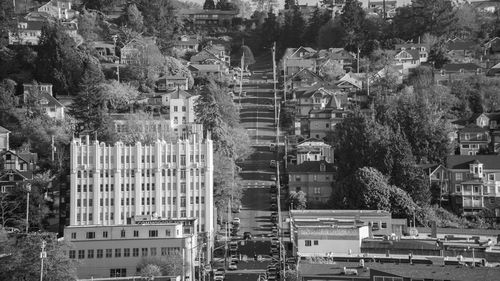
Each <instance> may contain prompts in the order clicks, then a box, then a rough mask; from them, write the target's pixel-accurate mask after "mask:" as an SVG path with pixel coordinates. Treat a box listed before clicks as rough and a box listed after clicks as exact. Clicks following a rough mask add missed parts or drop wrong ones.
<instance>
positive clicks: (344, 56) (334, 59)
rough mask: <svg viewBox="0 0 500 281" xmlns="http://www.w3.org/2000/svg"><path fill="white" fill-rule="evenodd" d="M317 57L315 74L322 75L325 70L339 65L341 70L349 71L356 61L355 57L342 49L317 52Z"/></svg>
mask: <svg viewBox="0 0 500 281" xmlns="http://www.w3.org/2000/svg"><path fill="white" fill-rule="evenodd" d="M316 57H317V65H318V69H317V72H318V74H320V75H324V73H325V70H327V69H329V68H331V67H333V66H335V65H339V66H341V67H342V68H343V69H346V70H350V69H351V68H352V66H353V65H354V63H355V61H356V55H354V54H353V53H351V52H348V51H346V50H345V49H344V48H330V49H328V50H326V49H325V50H319V51H318V53H317V54H316Z"/></svg>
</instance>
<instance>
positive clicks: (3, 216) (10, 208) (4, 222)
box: [0, 192, 21, 227]
mask: <svg viewBox="0 0 500 281" xmlns="http://www.w3.org/2000/svg"><path fill="white" fill-rule="evenodd" d="M20 206H21V202H19V201H15V200H13V198H12V196H9V195H8V194H7V193H3V192H2V193H0V224H1V226H2V227H6V226H8V225H19V220H20V218H19V216H18V214H19V212H18V211H19V207H20Z"/></svg>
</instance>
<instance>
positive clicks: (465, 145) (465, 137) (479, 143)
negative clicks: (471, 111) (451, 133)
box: [458, 124, 491, 155]
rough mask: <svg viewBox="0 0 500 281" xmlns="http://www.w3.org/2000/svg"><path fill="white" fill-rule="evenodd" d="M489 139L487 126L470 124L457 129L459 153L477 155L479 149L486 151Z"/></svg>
mask: <svg viewBox="0 0 500 281" xmlns="http://www.w3.org/2000/svg"><path fill="white" fill-rule="evenodd" d="M490 141H491V137H490V131H489V129H488V128H482V127H479V126H477V125H473V124H470V125H467V126H465V127H464V128H462V129H461V130H460V131H458V143H459V146H460V155H477V154H478V153H479V152H481V151H482V152H487V151H488V149H489V145H490Z"/></svg>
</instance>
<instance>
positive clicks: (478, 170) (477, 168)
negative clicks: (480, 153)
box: [469, 161, 483, 176]
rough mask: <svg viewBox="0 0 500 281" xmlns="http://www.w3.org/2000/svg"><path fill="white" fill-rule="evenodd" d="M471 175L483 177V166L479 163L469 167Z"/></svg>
mask: <svg viewBox="0 0 500 281" xmlns="http://www.w3.org/2000/svg"><path fill="white" fill-rule="evenodd" d="M469 170H470V173H471V174H473V175H476V176H481V175H482V174H483V164H482V163H479V162H477V161H476V162H474V164H470V165H469Z"/></svg>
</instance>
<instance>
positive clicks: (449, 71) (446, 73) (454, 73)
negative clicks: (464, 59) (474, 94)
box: [434, 62, 486, 85]
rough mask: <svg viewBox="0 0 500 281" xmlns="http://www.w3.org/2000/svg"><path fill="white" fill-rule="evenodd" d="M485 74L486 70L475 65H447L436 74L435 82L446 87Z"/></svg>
mask: <svg viewBox="0 0 500 281" xmlns="http://www.w3.org/2000/svg"><path fill="white" fill-rule="evenodd" d="M485 74H486V71H485V69H484V68H483V67H481V66H479V65H477V64H475V63H471V62H469V63H447V64H444V65H443V66H442V67H441V69H439V70H438V72H437V73H435V74H434V80H435V81H436V83H437V84H443V85H446V84H448V83H450V82H452V81H455V80H463V79H467V78H469V77H471V76H476V75H485Z"/></svg>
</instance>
